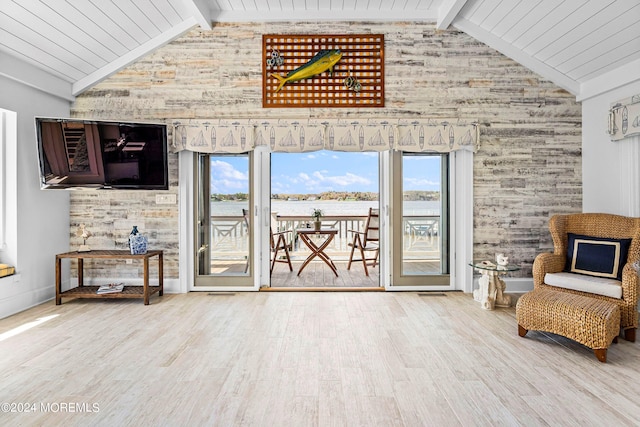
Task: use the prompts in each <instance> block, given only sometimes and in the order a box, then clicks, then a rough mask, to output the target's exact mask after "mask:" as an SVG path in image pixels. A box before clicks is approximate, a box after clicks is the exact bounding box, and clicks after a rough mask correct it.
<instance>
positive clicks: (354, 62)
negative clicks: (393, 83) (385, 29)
mask: <svg viewBox="0 0 640 427" xmlns="http://www.w3.org/2000/svg"><path fill="white" fill-rule="evenodd" d="M327 49H340V51H341V52H342V58H341V59H340V60H339V61H338V62H337V63H336V65H335V66H334V68H333V76H331V75H330V74H329V71H325V72H323V73H320V74H318V75H316V76H314V77H312V78H308V79H304V80H299V81H295V82H287V83H286V84H285V85H284V86H283V87H282V88H281V89H280V90H279V91H277V92H276V90H277V88H278V85H279V84H280V81H279V80H278V79H277V78H276V77H273V76H272V75H271V74H272V73H275V74H279V75H280V76H282V77H286V76H287V74H288V73H289V72H291V71H293V70H295V69H296V68H298V67H300V66H302V65H304V64H305V63H307V62H308V61H309V60H311V59H312V58H313V57H314V56H315V55H316V54H317V53H318V52H319V51H321V50H327ZM274 52H276V53H277V54H278V55H279V56H280V57H282V58H283V59H284V62H283V63H282V64H281V65H278V64H273V65H270V64H268V60H269V59H272V58H273V56H272V55H273V53H274ZM262 59H263V62H262V106H263V107H264V108H302V107H352V108H354V107H384V36H383V35H382V34H346V35H309V34H306V35H268V34H265V35H263V37H262ZM348 77H352V78H353V79H355V81H357V82H358V83H359V84H360V90H359V91H356V90H354V89H353V84H352V88H349V87H347V84H349V83H353V82H354V81H353V80H352V79H348Z"/></svg>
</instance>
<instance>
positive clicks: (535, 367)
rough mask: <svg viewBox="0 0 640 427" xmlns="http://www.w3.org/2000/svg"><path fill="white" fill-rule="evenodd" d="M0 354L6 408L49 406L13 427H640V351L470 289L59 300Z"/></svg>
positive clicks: (2, 329)
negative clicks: (532, 319) (603, 343)
mask: <svg viewBox="0 0 640 427" xmlns="http://www.w3.org/2000/svg"><path fill="white" fill-rule="evenodd" d="M48 316H55V317H53V318H50V319H49V320H46V321H43V322H42V323H40V324H38V325H36V326H33V327H32V328H31V329H28V330H25V331H23V332H21V333H18V334H16V335H13V336H8V335H9V334H7V332H8V331H14V328H17V327H20V326H23V325H26V324H28V323H29V322H33V321H35V320H37V319H46V318H47V317H48ZM0 355H1V356H2V357H0V402H10V403H11V402H14V403H16V404H25V403H33V404H36V405H37V410H36V411H35V412H31V413H2V412H0V425H3V426H12V425H21V426H40V425H47V426H88V425H91V426H123V425H135V426H137V425H140V426H154V425H162V426H165V425H166V426H200V425H206V426H234V425H246V426H316V425H317V426H455V425H460V426H471V425H480V426H489V425H492V426H493V425H523V426H537V425H549V426H563V425H575V426H604V425H607V426H610V425H616V426H618V425H620V426H623V425H628V426H631V425H639V424H640V403H639V402H640V400H639V399H638V396H640V357H639V356H640V343H630V342H627V341H624V340H620V342H619V343H618V344H614V345H613V347H612V348H611V349H610V350H609V354H608V362H607V363H606V364H602V363H600V362H598V361H597V360H596V358H595V357H594V355H593V352H592V351H591V350H590V349H587V348H585V347H583V346H581V345H579V344H576V343H574V342H572V341H569V340H567V339H564V338H561V337H558V336H553V335H548V334H542V333H536V332H529V334H528V335H527V337H525V338H520V337H519V336H518V334H517V327H516V323H515V310H514V309H513V308H508V309H497V310H495V311H484V310H482V309H480V307H479V306H478V304H477V303H476V302H475V301H474V300H473V298H472V297H471V295H469V294H462V293H446V294H442V293H439V294H428V295H423V294H420V293H414V292H405V293H383V292H331V293H326V292H320V293H318V292H316V293H314V292H282V293H277V292H255V293H236V294H229V293H225V294H216V295H211V294H208V293H189V294H181V295H165V296H163V297H157V296H154V297H153V298H152V299H151V305H149V306H144V305H143V304H142V303H141V302H140V301H137V300H131V301H128V300H70V301H68V302H64V303H63V304H62V305H61V306H56V305H54V303H53V302H48V303H45V304H42V305H40V306H38V307H35V308H33V309H30V310H27V311H25V312H22V313H20V314H18V315H15V316H12V317H9V318H6V319H3V320H0ZM41 404H44V405H45V407H44V409H47V406H46V405H49V411H48V412H46V411H44V412H43V410H42V407H41V406H40V405H41ZM63 404H67V407H69V405H70V404H71V405H73V406H74V409H78V408H80V409H83V406H81V405H85V406H84V409H86V408H91V409H93V410H95V409H96V406H94V405H97V409H98V412H86V411H79V412H68V410H62V409H61V408H62V407H63V406H62V405H63ZM56 409H57V410H56Z"/></svg>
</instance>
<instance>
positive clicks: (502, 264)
mask: <svg viewBox="0 0 640 427" xmlns="http://www.w3.org/2000/svg"><path fill="white" fill-rule="evenodd" d="M496 262H497V263H498V270H504V269H506V268H507V264H509V257H508V256H504V254H502V253H501V254H496Z"/></svg>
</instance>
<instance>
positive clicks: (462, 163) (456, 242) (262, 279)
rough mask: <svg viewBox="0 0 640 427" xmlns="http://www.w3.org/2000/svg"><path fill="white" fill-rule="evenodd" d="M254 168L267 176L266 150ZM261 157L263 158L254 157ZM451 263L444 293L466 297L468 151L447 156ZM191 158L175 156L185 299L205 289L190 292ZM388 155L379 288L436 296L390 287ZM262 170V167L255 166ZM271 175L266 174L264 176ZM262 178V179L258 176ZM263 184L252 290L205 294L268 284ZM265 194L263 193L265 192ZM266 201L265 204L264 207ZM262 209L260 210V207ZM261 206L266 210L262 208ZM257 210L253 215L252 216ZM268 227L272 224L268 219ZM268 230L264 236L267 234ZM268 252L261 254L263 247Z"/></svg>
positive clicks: (383, 161)
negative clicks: (453, 290) (464, 295)
mask: <svg viewBox="0 0 640 427" xmlns="http://www.w3.org/2000/svg"><path fill="white" fill-rule="evenodd" d="M255 151H256V153H255V155H256V158H255V161H254V165H256V166H255V167H260V168H261V170H260V173H265V166H264V165H265V162H266V164H267V166H266V168H267V169H266V170H267V171H269V168H270V162H269V154H270V152H269V149H268V148H266V147H265V148H264V149H262V147H257V148H256V150H255ZM258 152H261V153H262V154H258ZM450 158H451V163H450V166H449V167H450V170H449V174H450V186H451V191H450V204H451V206H450V210H451V212H450V221H451V231H450V246H449V247H450V251H451V253H450V262H451V272H450V275H451V286H449V287H447V288H446V290H450V289H455V290H461V291H464V292H471V291H472V290H473V269H472V268H471V267H469V266H468V263H469V262H471V261H472V260H473V153H472V152H469V151H466V150H458V151H454V152H451V153H450ZM194 159H195V157H194V155H193V153H192V152H189V151H181V152H180V153H178V168H179V172H178V187H179V192H178V195H179V198H178V209H179V227H180V233H179V241H178V245H179V249H178V262H179V266H178V274H179V292H181V293H186V292H189V291H206V290H207V289H204V287H200V286H199V287H198V288H197V289H194V288H193V283H194V271H195V269H194V268H193V266H194V265H195V264H194V257H195V255H194V251H193V247H194V233H193V230H194V228H193V227H194V221H193V218H194V215H193V206H194V205H193V195H194V182H193V171H194V167H195V163H196V162H195V160H194ZM389 162H390V161H389V152H381V156H380V212H381V214H380V223H381V224H380V227H381V230H380V232H381V236H384V240H383V242H381V251H380V262H381V265H380V286H384V288H385V290H387V291H421V290H432V291H435V290H439V289H438V288H436V287H434V286H429V287H417V286H409V287H405V286H393V284H392V283H391V274H390V271H389V265H390V264H389V261H390V259H389V248H390V246H388V245H387V242H390V240H389V239H390V235H389V227H388V224H389V211H390V200H389V194H390V190H391V188H390V169H389ZM258 165H260V166H258ZM268 173H269V174H270V171H269V172H268ZM259 176H262V175H259ZM262 181H264V180H260V179H254V188H253V189H252V190H253V191H258V192H256V193H255V194H256V197H254V202H255V203H256V205H255V206H254V207H253V210H254V214H256V212H259V211H260V210H262V212H263V215H258V218H254V219H258V220H259V218H262V220H260V221H259V222H260V224H262V225H258V227H259V228H258V229H259V230H261V231H260V233H254V239H255V238H256V236H257V235H260V236H261V237H260V241H261V242H264V243H259V242H254V251H260V249H263V250H262V251H261V253H260V254H255V253H254V257H257V258H254V259H257V260H260V261H259V263H258V264H259V267H258V266H256V270H259V271H256V273H254V280H255V282H254V285H253V286H252V287H241V288H238V287H221V286H220V287H218V286H216V287H212V289H209V291H258V290H259V289H260V283H263V284H266V283H269V281H270V274H268V272H269V258H268V257H264V256H262V254H269V253H270V252H269V249H268V241H269V240H268V238H269V236H268V234H267V233H268V227H267V225H268V224H269V222H268V221H267V222H265V221H264V218H263V217H264V216H265V215H270V213H269V209H270V208H269V202H270V201H269V200H268V199H269V197H270V194H271V184H270V181H269V182H262ZM265 188H266V190H265ZM265 198H266V199H267V200H266V204H265ZM258 204H260V207H258ZM261 206H264V208H262V207H261ZM256 209H257V211H256ZM269 221H270V219H269ZM265 229H266V233H265ZM261 245H262V246H264V247H266V248H267V251H266V252H265V251H264V248H262V246H261Z"/></svg>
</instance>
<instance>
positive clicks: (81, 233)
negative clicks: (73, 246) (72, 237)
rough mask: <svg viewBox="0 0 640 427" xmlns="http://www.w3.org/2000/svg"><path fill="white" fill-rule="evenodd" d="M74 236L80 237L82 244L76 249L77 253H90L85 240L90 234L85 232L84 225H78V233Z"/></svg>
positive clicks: (87, 231)
mask: <svg viewBox="0 0 640 427" xmlns="http://www.w3.org/2000/svg"><path fill="white" fill-rule="evenodd" d="M76 236H78V237H82V244H81V245H80V247H79V248H78V252H91V248H89V246H87V239H88V238H89V237H91V232H90V231H89V230H87V228H86V227H85V225H84V224H80V227H78V231H76Z"/></svg>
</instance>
